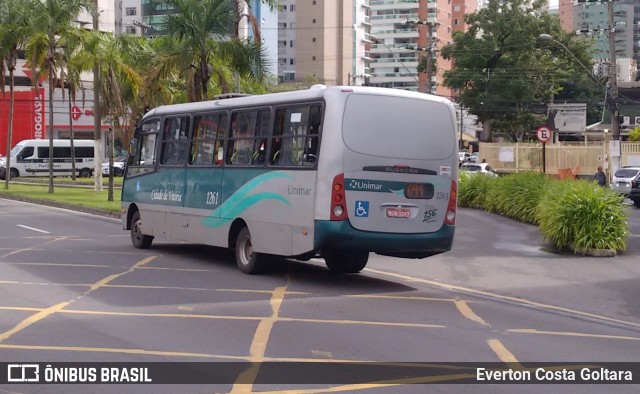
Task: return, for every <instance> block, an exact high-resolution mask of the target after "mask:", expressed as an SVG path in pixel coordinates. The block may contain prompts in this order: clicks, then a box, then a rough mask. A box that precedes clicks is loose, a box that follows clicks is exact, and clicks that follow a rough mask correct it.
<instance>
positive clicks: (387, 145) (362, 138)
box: [342, 94, 457, 159]
mask: <svg viewBox="0 0 640 394" xmlns="http://www.w3.org/2000/svg"><path fill="white" fill-rule="evenodd" d="M342 136H343V139H344V142H345V144H346V146H347V147H348V148H349V149H350V150H352V151H354V152H358V153H362V154H367V155H372V156H382V157H391V158H402V159H427V158H429V159H446V158H448V157H450V156H451V155H452V154H453V152H454V150H455V145H456V142H457V141H456V126H455V124H454V123H453V122H452V117H451V113H450V111H449V108H448V106H447V105H445V104H443V103H437V102H429V101H424V100H419V99H410V98H403V97H390V96H379V95H376V96H374V95H366V94H351V95H350V96H349V97H348V99H347V103H346V107H345V114H344V118H343V122H342Z"/></svg>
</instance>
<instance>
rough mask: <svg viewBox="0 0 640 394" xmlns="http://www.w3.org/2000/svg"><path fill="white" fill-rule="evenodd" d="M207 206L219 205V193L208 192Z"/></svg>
mask: <svg viewBox="0 0 640 394" xmlns="http://www.w3.org/2000/svg"><path fill="white" fill-rule="evenodd" d="M207 205H218V192H207Z"/></svg>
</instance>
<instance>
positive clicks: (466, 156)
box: [458, 152, 471, 163]
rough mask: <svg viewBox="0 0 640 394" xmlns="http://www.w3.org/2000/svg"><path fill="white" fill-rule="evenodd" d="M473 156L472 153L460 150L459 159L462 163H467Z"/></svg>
mask: <svg viewBox="0 0 640 394" xmlns="http://www.w3.org/2000/svg"><path fill="white" fill-rule="evenodd" d="M470 158H471V154H470V153H469V152H458V161H459V162H460V163H466V162H468V161H469V159H470Z"/></svg>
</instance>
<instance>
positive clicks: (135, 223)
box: [131, 211, 153, 249]
mask: <svg viewBox="0 0 640 394" xmlns="http://www.w3.org/2000/svg"><path fill="white" fill-rule="evenodd" d="M151 242H153V237H152V236H150V235H145V234H142V220H141V219H140V212H139V211H136V212H135V213H134V214H133V216H132V217H131V243H132V244H133V246H134V247H136V248H138V249H148V248H149V247H150V246H151Z"/></svg>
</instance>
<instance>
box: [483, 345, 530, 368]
mask: <svg viewBox="0 0 640 394" xmlns="http://www.w3.org/2000/svg"><path fill="white" fill-rule="evenodd" d="M487 344H488V345H489V347H490V348H491V350H493V352H494V353H495V354H496V355H497V356H498V358H499V359H500V360H501V361H502V362H505V363H511V364H515V366H517V367H518V368H520V369H522V368H523V367H522V365H521V364H520V362H519V361H518V359H517V358H516V356H514V355H513V353H511V352H510V351H509V350H507V348H506V347H505V346H504V345H503V344H502V342H500V341H499V340H497V339H487Z"/></svg>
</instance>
